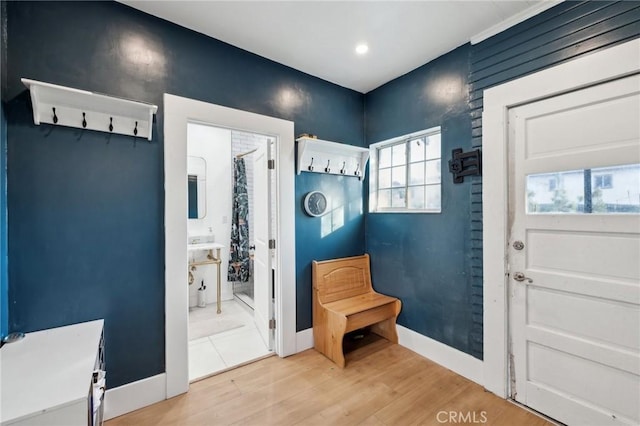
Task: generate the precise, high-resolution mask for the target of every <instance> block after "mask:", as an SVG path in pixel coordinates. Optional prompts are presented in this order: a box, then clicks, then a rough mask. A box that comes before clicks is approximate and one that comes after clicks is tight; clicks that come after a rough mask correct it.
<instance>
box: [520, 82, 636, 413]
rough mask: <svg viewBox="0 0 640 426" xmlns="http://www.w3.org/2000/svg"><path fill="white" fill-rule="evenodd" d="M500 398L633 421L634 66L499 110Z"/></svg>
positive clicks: (557, 410)
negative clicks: (503, 305)
mask: <svg viewBox="0 0 640 426" xmlns="http://www.w3.org/2000/svg"><path fill="white" fill-rule="evenodd" d="M509 152H510V157H511V161H510V162H509V163H510V165H511V169H510V180H509V185H510V189H511V190H510V197H509V199H510V206H511V208H510V212H511V217H510V223H511V229H510V235H509V241H510V242H511V245H510V247H509V260H508V261H509V263H508V268H509V271H510V278H511V279H510V280H509V292H510V300H509V305H510V309H509V314H510V317H509V324H510V330H509V331H510V333H509V341H510V354H509V355H510V356H509V359H510V368H509V374H510V384H511V386H510V394H511V395H510V396H511V398H513V399H514V400H516V401H518V402H520V403H522V404H524V405H527V406H529V407H531V408H533V409H535V410H538V411H541V412H543V413H545V414H547V415H549V416H551V417H553V418H555V419H557V420H559V421H561V422H563V423H567V424H607V423H609V422H620V423H623V424H624V423H627V424H638V423H639V422H640V411H639V410H638V401H640V355H639V351H640V297H639V296H640V263H639V262H638V259H640V75H636V76H631V77H625V78H622V79H618V80H615V81H612V82H608V83H603V84H599V85H595V86H591V87H588V88H585V89H581V90H578V91H575V92H571V93H568V94H564V95H559V96H556V97H553V98H549V99H545V100H541V101H537V102H533V103H529V104H525V105H522V106H518V107H516V108H513V109H510V111H509Z"/></svg>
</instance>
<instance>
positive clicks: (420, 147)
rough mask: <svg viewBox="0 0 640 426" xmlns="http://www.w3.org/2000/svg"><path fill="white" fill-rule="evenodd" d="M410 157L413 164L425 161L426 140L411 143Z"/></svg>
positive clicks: (421, 139)
mask: <svg viewBox="0 0 640 426" xmlns="http://www.w3.org/2000/svg"><path fill="white" fill-rule="evenodd" d="M409 157H410V160H409V161H411V162H412V163H413V162H415V161H422V160H424V138H420V139H414V140H412V141H411V142H409Z"/></svg>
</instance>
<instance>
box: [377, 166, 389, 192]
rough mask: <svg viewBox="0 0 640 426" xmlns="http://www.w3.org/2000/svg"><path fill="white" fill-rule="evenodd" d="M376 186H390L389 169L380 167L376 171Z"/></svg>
mask: <svg viewBox="0 0 640 426" xmlns="http://www.w3.org/2000/svg"><path fill="white" fill-rule="evenodd" d="M378 188H391V169H381V170H380V171H379V172H378Z"/></svg>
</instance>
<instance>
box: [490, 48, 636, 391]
mask: <svg viewBox="0 0 640 426" xmlns="http://www.w3.org/2000/svg"><path fill="white" fill-rule="evenodd" d="M638 72H640V39H635V40H632V41H629V42H626V43H623V44H620V45H617V46H614V47H611V48H609V49H606V50H602V51H600V52H597V53H594V54H591V55H587V56H584V57H581V58H578V59H575V60H572V61H570V62H567V63H565V64H561V65H558V66H555V67H552V68H548V69H546V70H543V71H539V72H537V73H535V74H531V75H528V76H526V77H522V78H519V79H517V80H513V81H510V82H508V83H504V84H502V85H500V86H496V87H493V88H490V89H487V90H485V92H484V111H483V118H482V128H483V136H482V147H483V148H482V151H483V152H482V162H483V185H482V186H483V195H482V204H483V207H482V213H483V218H484V219H483V221H484V223H483V229H484V230H483V234H484V239H483V243H482V249H483V253H484V254H483V257H484V261H483V267H484V302H483V304H484V319H483V322H484V362H483V365H484V367H483V368H484V374H483V377H484V386H485V388H486V389H487V390H489V391H491V392H493V393H495V394H496V395H499V396H501V397H503V398H506V397H507V396H508V395H507V392H508V386H507V382H508V377H509V376H508V372H507V365H508V364H507V354H508V347H507V341H508V340H507V332H508V324H507V323H508V321H507V320H508V303H507V288H508V287H507V282H506V278H507V277H506V273H507V254H508V251H507V247H508V246H507V245H508V226H507V222H508V206H509V203H508V197H507V194H508V192H507V191H508V173H507V168H508V164H507V158H508V156H507V141H508V124H509V123H508V112H509V108H512V107H514V106H517V105H522V104H526V103H529V102H533V101H536V100H539V99H543V98H547V97H550V96H556V95H559V94H562V93H566V92H569V91H573V90H577V89H580V88H583V87H588V86H591V85H593V84H597V83H601V82H604V81H608V80H613V79H616V78H620V77H623V76H626V75H631V74H635V73H638Z"/></svg>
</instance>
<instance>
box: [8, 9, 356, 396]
mask: <svg viewBox="0 0 640 426" xmlns="http://www.w3.org/2000/svg"><path fill="white" fill-rule="evenodd" d="M7 12H8V40H9V43H8V49H7V50H8V74H7V82H6V85H5V87H3V99H4V100H5V101H6V113H7V120H8V164H9V170H8V182H9V187H8V202H9V255H10V258H11V262H10V263H9V273H10V275H9V276H10V277H11V280H10V283H9V297H10V303H11V304H12V309H11V311H10V324H9V326H10V328H11V329H12V330H23V331H33V330H38V329H43V328H48V327H54V326H59V325H64V324H70V323H74V322H80V321H86V320H91V319H94V318H105V324H106V329H105V337H106V347H107V353H106V356H107V362H108V364H109V387H115V386H119V385H122V384H125V383H128V382H131V381H134V380H138V379H141V378H144V377H148V376H151V375H154V374H158V373H161V372H163V371H164V249H163V246H164V241H163V239H164V229H163V227H164V223H163V220H164V211H163V203H164V200H163V197H164V195H163V144H164V140H163V135H162V127H163V126H162V123H163V109H162V94H163V93H164V92H168V93H171V94H175V95H179V96H185V97H189V98H194V99H199V100H203V101H207V102H212V103H216V104H220V105H225V106H229V107H233V108H239V109H243V110H247V111H252V112H257V113H261V114H265V115H270V116H275V117H279V118H283V119H288V120H291V121H293V122H294V123H295V133H296V134H299V133H303V132H306V133H313V134H316V135H318V136H319V137H320V138H322V139H328V140H335V141H339V142H345V143H351V144H355V145H362V144H363V141H364V130H363V120H362V117H363V115H364V105H363V95H361V94H359V93H357V92H354V91H351V90H347V89H344V88H341V87H339V86H336V85H333V84H330V83H328V82H325V81H322V80H320V79H317V78H314V77H311V76H309V75H307V74H303V73H301V72H298V71H295V70H293V69H291V68H288V67H285V66H283V65H280V64H276V63H274V62H272V61H269V60H266V59H264V58H260V57H258V56H256V55H253V54H250V53H248V52H246V51H243V50H240V49H237V48H234V47H232V46H229V45H227V44H225V43H222V42H219V41H216V40H213V39H211V38H209V37H206V36H203V35H201V34H198V33H195V32H192V31H189V30H186V29H184V28H181V27H178V26H176V25H174V24H171V23H168V22H166V21H163V20H160V19H158V18H155V17H152V16H149V15H146V14H143V13H141V12H138V11H135V10H133V9H130V8H129V7H126V6H124V5H121V4H118V3H115V2H108V3H107V2H68V3H67V2H9V3H7ZM34 46H36V47H37V48H34ZM20 77H27V78H32V79H35V80H42V81H46V82H50V83H54V84H61V85H66V86H71V87H77V88H81V89H87V90H92V91H97V92H102V93H108V94H110V95H114V96H122V97H127V98H132V99H136V100H140V101H145V102H151V103H155V104H157V105H159V107H160V110H159V112H158V115H157V123H156V125H155V126H154V129H153V132H154V138H153V141H152V143H147V142H146V141H134V140H133V138H131V137H124V136H118V135H113V136H112V137H111V138H110V139H109V138H108V135H107V134H106V133H97V132H91V131H87V132H84V133H83V132H81V131H80V130H78V129H69V128H64V127H52V126H48V125H41V126H35V125H34V124H33V118H32V115H31V105H30V100H29V96H28V93H27V92H26V90H25V87H24V86H23V85H22V84H21V83H20ZM356 182H357V180H355V179H352V180H351V182H349V183H348V184H347V185H346V186H345V185H344V184H343V182H342V181H341V180H340V178H336V177H335V176H321V175H313V176H309V175H308V174H303V175H301V176H299V177H298V178H297V179H296V197H297V200H299V199H300V198H301V197H302V195H304V193H305V192H306V191H308V190H309V189H317V188H318V187H321V188H323V189H324V190H326V191H327V192H328V193H336V192H342V191H347V192H348V195H349V196H350V197H353V198H355V199H361V191H360V190H359V186H358V185H361V184H357V183H356ZM352 216H353V217H351V218H350V220H349V223H348V225H347V226H344V227H343V228H341V229H339V230H336V232H335V233H333V234H331V235H330V236H327V237H325V238H321V236H320V235H319V232H318V223H319V219H311V218H308V217H306V216H305V215H304V213H303V210H302V205H301V204H298V208H297V210H296V231H297V235H298V237H297V239H296V249H297V256H296V257H297V258H296V270H297V273H298V274H297V275H298V281H297V284H296V285H297V286H298V287H297V292H298V295H299V296H298V324H297V328H298V329H305V328H308V327H310V326H311V314H310V312H311V310H310V306H311V298H310V287H311V277H310V274H309V272H308V271H309V269H308V265H309V264H310V262H311V260H312V259H314V258H321V257H326V258H328V257H334V256H337V255H351V254H360V253H362V251H363V246H364V243H363V242H364V234H363V222H364V219H363V216H362V215H359V214H356V215H352ZM185 219H186V218H185ZM185 291H186V287H185Z"/></svg>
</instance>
